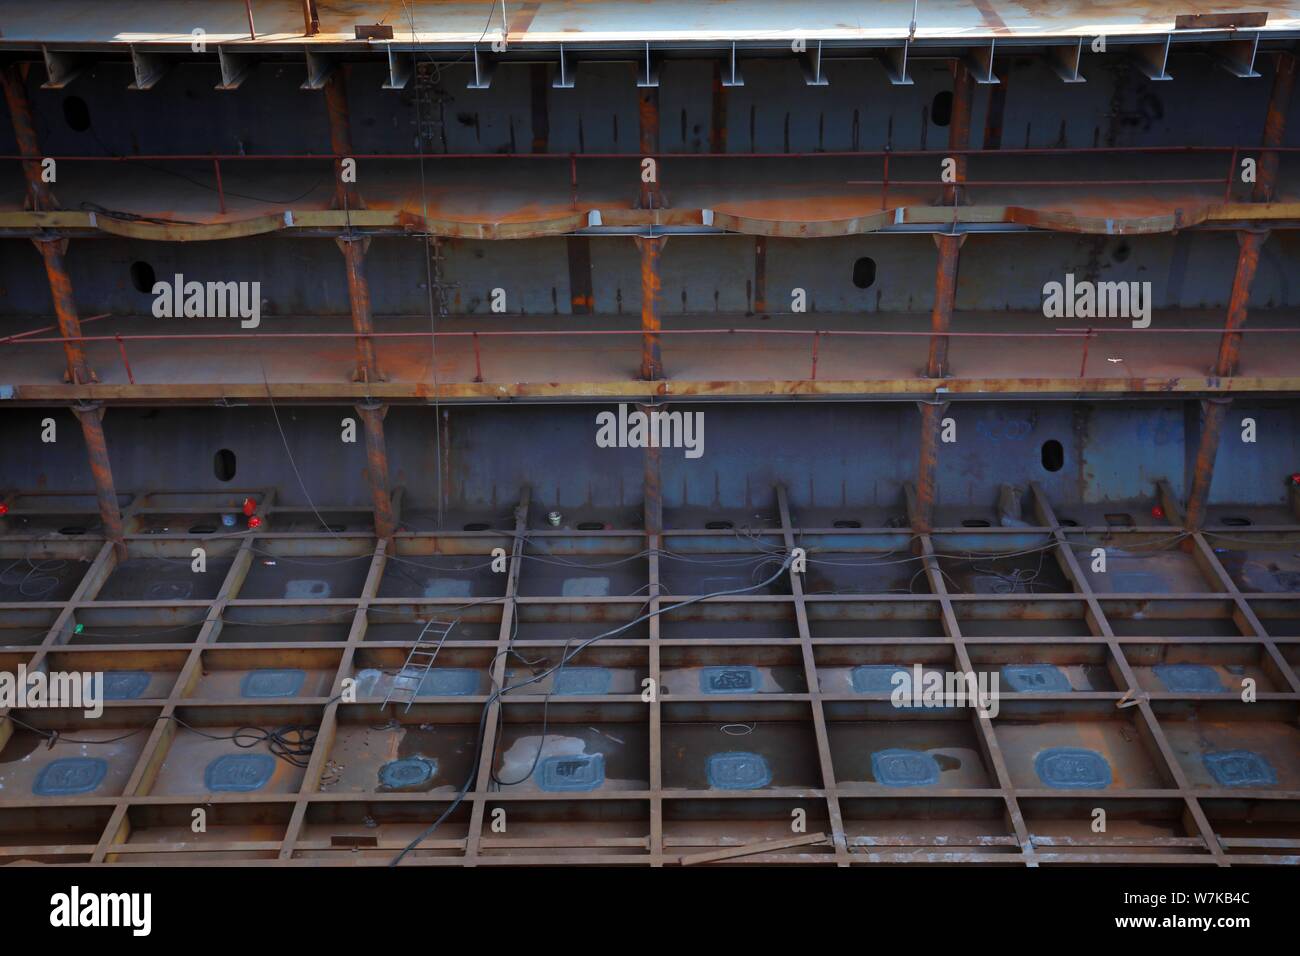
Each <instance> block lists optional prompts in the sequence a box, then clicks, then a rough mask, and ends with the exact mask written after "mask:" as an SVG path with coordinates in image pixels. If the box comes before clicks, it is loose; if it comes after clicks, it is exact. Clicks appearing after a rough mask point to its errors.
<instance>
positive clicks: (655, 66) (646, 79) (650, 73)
mask: <svg viewBox="0 0 1300 956" xmlns="http://www.w3.org/2000/svg"><path fill="white" fill-rule="evenodd" d="M659 63H660V61H659V58H658V57H653V58H652V57H651V56H650V44H649V43H647V44H646V45H645V59H644V60H643V61H642V63H641V74H640V76H638V77H637V81H636V85H637V86H638V87H640V88H642V89H648V88H651V87H657V86H659Z"/></svg>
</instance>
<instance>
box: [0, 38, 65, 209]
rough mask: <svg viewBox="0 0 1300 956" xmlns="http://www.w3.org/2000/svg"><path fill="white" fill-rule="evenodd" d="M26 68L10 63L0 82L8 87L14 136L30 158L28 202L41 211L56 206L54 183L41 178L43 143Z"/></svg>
mask: <svg viewBox="0 0 1300 956" xmlns="http://www.w3.org/2000/svg"><path fill="white" fill-rule="evenodd" d="M25 80H26V71H25V70H24V69H23V65H22V64H19V63H10V64H9V65H8V66H6V67H4V68H3V70H0V85H3V86H4V95H5V103H6V104H8V106H9V116H10V118H11V119H12V121H13V127H14V139H15V140H16V141H17V143H18V152H19V153H20V154H21V155H23V156H24V157H30V159H24V160H23V174H24V175H25V176H26V177H27V201H28V204H29V205H30V206H31V208H32V209H34V210H36V211H37V212H41V211H44V210H50V209H55V208H57V207H56V203H55V201H54V195H53V193H52V192H51V190H50V184H49V183H47V182H44V181H43V180H42V179H41V146H40V143H39V142H38V141H37V139H36V124H35V122H34V121H33V119H32V107H31V103H30V102H28V99H27V87H26V85H25Z"/></svg>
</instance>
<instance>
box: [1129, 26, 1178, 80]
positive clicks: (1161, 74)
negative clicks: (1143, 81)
mask: <svg viewBox="0 0 1300 956" xmlns="http://www.w3.org/2000/svg"><path fill="white" fill-rule="evenodd" d="M1172 39H1173V37H1172V36H1169V35H1166V36H1165V38H1164V39H1163V40H1161V41H1159V42H1157V43H1139V44H1138V45H1137V46H1135V47H1134V48H1133V56H1134V58H1135V59H1136V60H1137V65H1138V69H1139V70H1141V71H1142V72H1143V73H1144V74H1146V78H1147V79H1148V80H1172V79H1173V77H1172V76H1170V75H1169V73H1168V72H1167V71H1166V69H1165V67H1167V66H1168V65H1169V43H1170V41H1171V40H1172Z"/></svg>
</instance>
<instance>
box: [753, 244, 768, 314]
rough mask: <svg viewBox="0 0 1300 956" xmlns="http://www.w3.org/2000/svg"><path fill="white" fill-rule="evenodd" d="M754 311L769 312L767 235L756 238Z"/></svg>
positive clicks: (757, 312) (759, 312) (758, 312)
mask: <svg viewBox="0 0 1300 956" xmlns="http://www.w3.org/2000/svg"><path fill="white" fill-rule="evenodd" d="M754 312H755V313H756V314H757V315H763V314H764V313H765V312H767V236H756V237H755V238H754Z"/></svg>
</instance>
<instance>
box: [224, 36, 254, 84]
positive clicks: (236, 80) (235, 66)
mask: <svg viewBox="0 0 1300 956" xmlns="http://www.w3.org/2000/svg"><path fill="white" fill-rule="evenodd" d="M217 62H218V63H220V64H221V82H220V83H218V84H217V89H219V90H237V89H239V86H240V84H241V83H243V82H244V80H246V79H248V74H249V71H251V70H252V69H253V58H252V57H250V56H248V55H247V54H245V53H228V52H226V48H225V47H224V46H219V47H217Z"/></svg>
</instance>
